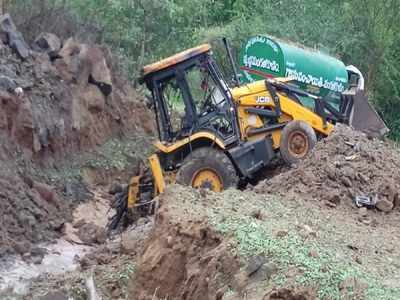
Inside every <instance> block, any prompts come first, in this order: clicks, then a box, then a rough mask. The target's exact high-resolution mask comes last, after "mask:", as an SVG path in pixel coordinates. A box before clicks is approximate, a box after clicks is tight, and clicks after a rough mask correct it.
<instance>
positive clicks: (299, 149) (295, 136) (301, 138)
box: [280, 120, 317, 164]
mask: <svg viewBox="0 0 400 300" xmlns="http://www.w3.org/2000/svg"><path fill="white" fill-rule="evenodd" d="M316 143H317V136H316V135H315V131H314V129H313V128H312V127H311V126H310V125H308V124H307V123H306V122H304V121H299V120H295V121H291V122H289V124H287V125H286V126H285V127H284V128H283V129H282V133H281V143H280V152H281V156H282V158H283V160H284V161H285V162H286V163H288V164H294V163H297V162H299V161H300V160H302V159H304V158H305V157H306V156H307V155H308V154H309V153H310V151H311V150H312V149H313V148H314V146H315V144H316Z"/></svg>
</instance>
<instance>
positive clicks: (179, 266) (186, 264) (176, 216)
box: [129, 190, 239, 299]
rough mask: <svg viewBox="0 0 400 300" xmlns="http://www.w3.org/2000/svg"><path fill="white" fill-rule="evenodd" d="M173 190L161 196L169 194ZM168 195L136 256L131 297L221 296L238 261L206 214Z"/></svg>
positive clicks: (201, 297) (164, 197)
mask: <svg viewBox="0 0 400 300" xmlns="http://www.w3.org/2000/svg"><path fill="white" fill-rule="evenodd" d="M171 193H172V191H171V190H169V191H168V192H166V193H165V195H162V196H160V198H161V199H160V200H161V201H163V199H168V200H172V199H171V196H172V194H171ZM168 200H166V201H164V202H163V204H162V206H161V208H160V210H159V211H158V213H157V216H156V223H155V229H154V232H152V234H151V235H150V238H149V239H148V241H147V242H146V246H145V248H144V251H143V253H142V254H141V257H140V260H139V261H138V268H137V272H136V274H137V276H134V277H133V279H132V281H131V282H132V287H131V290H130V293H129V299H165V298H172V299H220V298H221V297H222V295H223V294H224V293H225V292H226V291H227V290H228V284H229V283H230V282H232V280H233V277H234V275H235V274H236V272H237V270H238V269H239V264H238V261H237V260H236V259H235V257H234V256H233V254H232V253H231V252H230V251H229V249H230V246H229V244H228V243H227V241H223V239H222V235H220V234H218V233H217V232H216V231H215V230H214V229H213V228H212V227H211V226H210V225H209V224H208V223H207V220H206V218H205V215H202V214H201V213H199V211H195V210H194V211H186V210H184V211H183V210H181V209H180V208H179V207H182V206H181V205H180V203H179V201H168ZM186 208H188V206H186ZM216 295H217V296H216ZM218 295H219V296H218Z"/></svg>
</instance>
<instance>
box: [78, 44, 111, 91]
mask: <svg viewBox="0 0 400 300" xmlns="http://www.w3.org/2000/svg"><path fill="white" fill-rule="evenodd" d="M80 59H81V62H82V63H83V64H85V63H88V67H89V68H90V73H89V74H90V75H89V78H88V79H89V83H92V84H94V85H96V86H97V87H98V88H99V89H100V90H101V92H102V93H103V94H104V95H105V96H108V95H110V94H111V92H112V81H111V72H110V69H109V68H108V66H107V62H106V59H105V57H104V53H103V51H102V50H101V49H100V48H98V47H87V48H86V49H85V50H84V51H82V52H81V53H80Z"/></svg>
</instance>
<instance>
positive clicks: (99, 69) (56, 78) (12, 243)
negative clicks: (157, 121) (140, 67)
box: [0, 15, 153, 255]
mask: <svg viewBox="0 0 400 300" xmlns="http://www.w3.org/2000/svg"><path fill="white" fill-rule="evenodd" d="M142 103H143V102H141V99H140V97H139V96H138V94H137V93H136V91H135V90H134V89H133V88H132V87H131V86H130V84H129V82H128V81H127V80H126V79H124V78H123V77H122V76H120V75H119V74H118V72H117V71H116V69H115V68H114V65H113V60H112V57H111V53H110V52H109V51H108V50H107V49H105V48H103V47H100V46H98V45H88V44H82V43H80V42H78V41H77V40H75V39H74V38H70V39H68V40H66V41H60V40H59V39H58V37H57V36H55V35H53V34H51V33H43V34H41V35H40V36H39V37H38V38H37V39H36V40H35V42H34V45H32V46H31V47H30V46H28V45H27V43H26V42H25V41H24V38H23V36H22V35H21V34H20V33H19V32H18V30H17V29H16V28H15V25H14V24H13V22H12V20H11V18H10V16H8V15H5V16H2V17H0V165H1V168H0V198H2V199H1V201H0V224H2V226H1V229H0V230H1V234H0V255H1V254H2V253H5V252H7V251H13V250H17V251H19V252H20V253H21V254H23V253H25V252H27V251H29V248H30V246H29V245H30V243H35V242H40V241H43V240H48V239H51V238H52V237H53V236H54V232H56V231H57V230H58V231H59V230H61V227H62V223H63V220H64V219H65V218H66V217H67V216H68V215H69V212H68V211H69V210H68V206H69V204H68V203H65V201H63V199H62V198H61V197H59V196H58V195H57V194H56V192H55V191H54V190H53V188H52V187H51V186H50V185H47V184H45V183H44V182H40V181H44V180H45V179H43V178H44V177H41V176H38V174H39V175H40V173H41V170H42V169H44V168H47V169H49V168H50V169H53V170H54V172H58V170H59V168H60V165H62V164H63V163H65V162H68V161H69V160H71V159H72V158H74V157H76V156H77V155H79V154H80V153H82V152H84V151H87V150H90V149H93V148H94V147H97V146H99V145H101V144H103V143H104V142H106V141H107V140H109V139H110V138H115V137H123V136H129V135H130V134H131V133H138V132H140V133H143V134H144V135H146V134H149V133H151V132H152V130H153V123H152V121H151V120H152V118H151V117H150V115H149V112H148V110H147V108H146V107H145V106H144V105H143V104H142ZM61 179H62V176H61ZM38 187H39V188H38ZM49 195H50V196H49ZM24 243H25V244H24Z"/></svg>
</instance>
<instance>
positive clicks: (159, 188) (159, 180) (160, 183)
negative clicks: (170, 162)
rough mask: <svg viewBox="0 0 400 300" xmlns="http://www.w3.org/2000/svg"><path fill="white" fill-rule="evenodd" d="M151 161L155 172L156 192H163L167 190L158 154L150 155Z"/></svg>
mask: <svg viewBox="0 0 400 300" xmlns="http://www.w3.org/2000/svg"><path fill="white" fill-rule="evenodd" d="M149 163H150V168H151V172H152V173H153V178H154V186H155V189H156V190H155V194H156V195H157V194H161V193H163V192H164V190H165V180H164V175H163V172H162V168H161V164H160V160H159V159H158V155H157V154H153V155H151V156H150V157H149Z"/></svg>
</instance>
